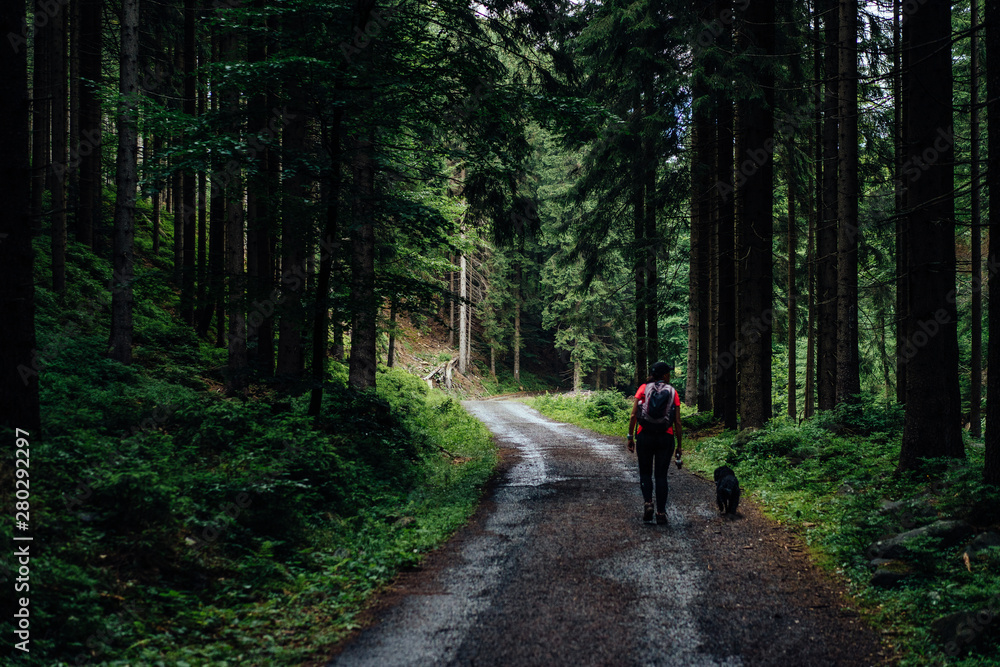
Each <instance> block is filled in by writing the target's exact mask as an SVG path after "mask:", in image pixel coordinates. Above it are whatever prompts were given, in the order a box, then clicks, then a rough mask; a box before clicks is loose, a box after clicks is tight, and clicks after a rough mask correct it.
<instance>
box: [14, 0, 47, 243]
mask: <svg viewBox="0 0 1000 667" xmlns="http://www.w3.org/2000/svg"><path fill="white" fill-rule="evenodd" d="M45 4H46V2H45V0H35V4H34V7H33V9H34V15H35V16H44V15H46V13H45V9H44V7H43V5H45ZM47 25H48V24H46V26H47ZM46 26H42V27H41V28H40V29H39V30H38V31H37V32H36V33H35V40H34V49H33V50H32V57H33V60H34V63H33V65H34V72H33V73H32V75H33V79H32V84H31V116H32V119H31V219H32V227H34V228H35V229H37V230H39V231H40V230H41V228H42V216H43V215H44V214H45V210H44V201H43V197H44V193H45V190H46V189H47V186H48V174H49V168H50V165H51V164H52V157H51V139H52V133H51V125H52V116H51V107H52V104H51V102H52V100H51V96H52V90H51V83H50V81H51V78H52V68H51V67H50V66H49V59H50V58H51V57H52V54H51V51H52V47H51V46H50V44H51V42H52V30H51V28H49V27H46ZM18 30H20V28H18Z"/></svg>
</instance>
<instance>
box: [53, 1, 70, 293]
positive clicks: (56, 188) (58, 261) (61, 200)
mask: <svg viewBox="0 0 1000 667" xmlns="http://www.w3.org/2000/svg"><path fill="white" fill-rule="evenodd" d="M59 9H60V11H59V12H58V13H57V14H56V15H55V16H54V17H52V19H51V21H50V23H49V26H50V27H49V28H48V30H51V31H52V41H51V43H50V45H49V46H50V47H51V49H52V50H51V51H50V53H49V57H50V60H49V64H50V66H51V68H52V75H51V76H52V78H51V84H52V88H51V89H52V105H51V109H52V174H51V186H52V204H51V208H52V218H51V220H52V289H53V290H54V291H56V292H65V291H66V177H67V172H68V169H67V158H66V156H67V150H66V141H67V137H66V132H67V127H66V106H67V104H66V12H65V11H62V10H63V6H62V5H60V6H59Z"/></svg>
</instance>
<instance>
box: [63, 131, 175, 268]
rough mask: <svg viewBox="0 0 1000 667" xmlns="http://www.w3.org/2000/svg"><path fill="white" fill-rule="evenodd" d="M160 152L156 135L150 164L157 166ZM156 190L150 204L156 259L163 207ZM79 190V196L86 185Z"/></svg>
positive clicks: (158, 137) (160, 144)
mask: <svg viewBox="0 0 1000 667" xmlns="http://www.w3.org/2000/svg"><path fill="white" fill-rule="evenodd" d="M161 150H163V136H162V135H160V134H157V135H156V136H154V137H153V149H152V151H151V152H150V155H149V161H150V163H152V164H157V162H158V161H159V159H160V151H161ZM157 166H158V165H157ZM156 188H157V189H156V190H154V191H153V196H152V202H151V203H152V209H153V256H154V257H156V256H157V255H159V254H160V212H161V211H160V209H161V208H162V207H163V205H162V203H161V201H160V189H159V184H157V185H156ZM81 190H82V191H81V195H82V194H83V193H84V192H86V190H87V184H86V183H84V184H83V185H82V186H81ZM83 210H84V205H83V203H82V199H81V204H80V211H81V215H82V211H83ZM90 219H91V220H92V219H93V218H90Z"/></svg>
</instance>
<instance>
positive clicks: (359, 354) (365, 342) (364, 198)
mask: <svg viewBox="0 0 1000 667" xmlns="http://www.w3.org/2000/svg"><path fill="white" fill-rule="evenodd" d="M369 48H370V47H369ZM353 148H354V163H353V170H354V224H353V226H352V229H351V303H352V304H354V317H353V319H352V324H351V359H350V364H349V370H348V382H349V384H350V386H351V388H352V389H367V388H371V387H374V386H375V370H376V354H375V341H376V300H375V222H374V215H375V206H374V204H375V202H374V197H375V179H374V175H375V164H374V160H373V159H372V151H373V149H374V146H373V144H372V142H371V140H370V139H368V138H367V137H360V138H356V139H355V140H354V145H353ZM463 259H464V258H463ZM463 285H464V283H463ZM463 289H464V288H463ZM462 312H464V310H463V311H462ZM463 349H464V348H463Z"/></svg>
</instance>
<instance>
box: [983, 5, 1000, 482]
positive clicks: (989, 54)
mask: <svg viewBox="0 0 1000 667" xmlns="http://www.w3.org/2000/svg"><path fill="white" fill-rule="evenodd" d="M983 13H984V16H983V18H984V19H985V20H984V21H983V24H984V25H985V26H986V40H985V42H986V63H987V67H986V99H987V104H986V123H987V127H988V128H989V132H987V135H986V137H987V149H986V154H987V159H988V162H987V165H986V173H988V174H993V175H994V177H993V178H990V179H988V180H987V187H988V188H989V190H988V192H989V198H990V201H993V202H998V201H1000V179H998V178H996V174H1000V132H998V131H996V128H1000V67H997V66H996V63H1000V3H996V2H987V3H986V4H985V6H984V8H983ZM990 63H993V64H994V65H993V66H992V67H990V66H989V65H990ZM988 224H989V238H990V243H989V250H988V255H987V263H988V266H989V271H990V280H989V282H988V285H989V287H988V289H989V312H988V315H987V317H988V322H989V330H990V331H991V332H996V331H1000V280H998V279H997V276H996V273H995V272H994V271H995V270H994V267H997V266H1000V243H996V242H994V241H995V240H997V239H1000V206H995V205H994V206H990V208H989V220H988ZM986 355H987V357H986V439H985V442H986V462H985V465H984V466H983V479H984V480H985V481H986V483H987V484H992V485H994V486H1000V336H996V335H994V336H990V337H989V339H988V341H987V344H986Z"/></svg>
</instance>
